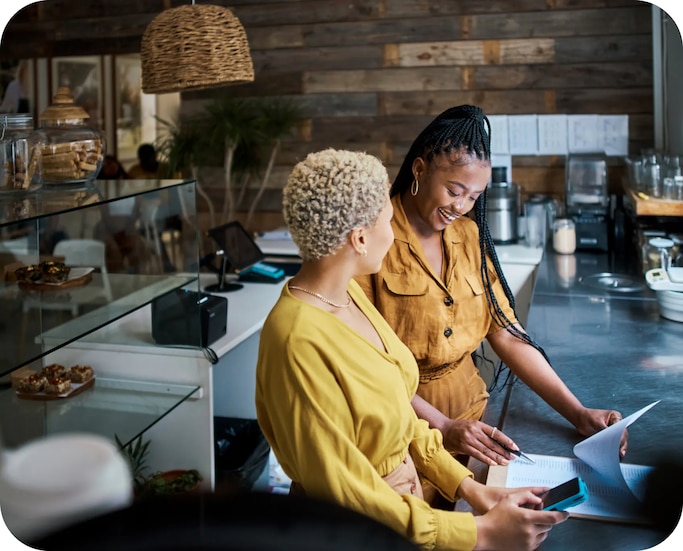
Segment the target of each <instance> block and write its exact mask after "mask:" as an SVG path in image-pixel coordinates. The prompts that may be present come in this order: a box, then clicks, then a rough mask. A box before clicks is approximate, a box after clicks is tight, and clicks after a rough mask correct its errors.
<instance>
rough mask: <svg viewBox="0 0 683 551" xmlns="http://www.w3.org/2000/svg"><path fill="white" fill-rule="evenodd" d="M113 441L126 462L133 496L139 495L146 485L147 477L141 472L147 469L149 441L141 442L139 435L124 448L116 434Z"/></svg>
mask: <svg viewBox="0 0 683 551" xmlns="http://www.w3.org/2000/svg"><path fill="white" fill-rule="evenodd" d="M114 440H116V445H117V446H118V447H119V449H120V450H121V453H122V454H123V455H124V457H125V458H126V460H127V461H128V465H129V466H130V473H131V476H132V478H133V491H134V492H135V495H139V494H140V493H141V492H142V490H143V488H144V487H145V484H146V483H147V477H146V476H145V474H144V472H143V471H144V470H145V469H146V468H147V453H148V451H149V444H150V441H149V440H147V441H146V442H143V441H142V435H139V436H138V437H137V438H136V439H135V440H133V441H132V442H130V443H129V444H128V445H127V446H124V445H123V443H122V442H121V440H120V439H119V437H118V435H116V434H115V435H114Z"/></svg>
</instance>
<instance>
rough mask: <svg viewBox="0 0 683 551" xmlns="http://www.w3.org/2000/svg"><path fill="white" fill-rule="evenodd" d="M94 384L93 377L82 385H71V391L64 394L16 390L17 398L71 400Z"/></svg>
mask: <svg viewBox="0 0 683 551" xmlns="http://www.w3.org/2000/svg"><path fill="white" fill-rule="evenodd" d="M94 384H95V376H94V375H93V377H92V378H91V379H88V380H87V381H86V382H84V383H71V389H69V391H68V392H64V393H63V394H47V393H46V392H43V391H41V392H22V391H20V390H17V391H16V393H17V397H18V398H21V399H22V400H42V401H45V400H64V399H65V398H71V397H73V396H76V395H78V394H80V393H81V392H83V391H84V390H87V389H89V388H90V387H91V386H93V385H94Z"/></svg>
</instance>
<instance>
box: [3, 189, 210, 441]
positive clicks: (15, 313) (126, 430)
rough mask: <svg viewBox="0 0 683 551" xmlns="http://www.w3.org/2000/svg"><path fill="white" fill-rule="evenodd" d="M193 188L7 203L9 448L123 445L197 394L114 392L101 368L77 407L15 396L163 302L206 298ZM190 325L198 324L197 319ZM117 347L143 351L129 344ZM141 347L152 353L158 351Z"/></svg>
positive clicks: (154, 384)
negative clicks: (168, 297) (67, 355)
mask: <svg viewBox="0 0 683 551" xmlns="http://www.w3.org/2000/svg"><path fill="white" fill-rule="evenodd" d="M195 187H196V183H195V182H194V181H182V180H144V181H138V180H117V181H105V180H96V181H94V182H92V183H91V184H89V185H87V186H85V187H81V188H78V189H74V188H72V187H70V188H60V187H59V186H53V187H51V188H49V189H47V188H43V189H41V190H39V191H36V192H35V193H33V194H30V195H27V196H23V197H21V198H14V197H0V275H2V282H1V284H0V312H2V314H0V342H1V346H2V350H3V354H2V355H1V356H0V434H1V435H2V437H3V440H4V444H5V445H6V446H8V447H12V446H15V445H19V444H21V443H23V441H26V440H29V439H31V438H35V437H39V436H42V435H45V434H50V433H53V432H64V431H86V432H95V433H101V434H105V435H107V436H108V437H110V438H111V437H113V436H114V435H115V434H116V435H117V436H118V437H119V438H120V439H121V440H122V442H124V443H126V442H129V441H131V440H132V439H133V438H135V437H136V436H137V435H138V434H140V433H142V432H144V431H145V430H146V429H147V428H148V427H149V426H151V425H152V424H154V423H155V422H156V421H157V420H159V419H160V418H162V417H163V416H164V415H166V414H167V413H168V412H170V411H172V410H173V409H174V408H175V407H177V406H178V405H179V404H181V403H183V402H184V401H185V400H187V399H188V398H189V397H191V396H192V395H193V394H195V393H196V392H197V391H198V389H199V387H198V386H197V385H195V384H187V385H183V384H164V383H163V382H159V381H158V378H157V379H156V381H144V380H135V381H133V380H126V379H125V378H122V379H121V380H118V379H117V378H116V377H112V376H111V370H109V371H108V372H107V373H106V374H105V375H104V376H98V366H97V365H93V366H92V367H93V370H94V374H95V381H94V384H92V385H91V386H90V387H88V388H87V390H84V391H82V392H78V393H76V392H73V387H76V388H79V389H80V387H79V386H78V384H74V385H72V391H71V392H73V395H67V396H66V397H65V396H63V395H59V394H57V395H48V394H46V393H45V392H42V391H41V392H37V393H35V395H33V396H31V395H26V394H24V393H22V392H21V391H18V390H17V388H18V387H17V383H18V381H21V380H22V378H23V377H26V376H28V375H30V374H40V373H41V371H42V370H43V369H44V368H45V367H46V364H47V363H48V362H50V361H52V360H51V358H52V355H53V354H54V353H56V352H57V351H59V350H60V349H65V348H66V347H68V346H75V345H77V344H78V343H82V342H84V341H87V336H88V335H91V334H93V333H94V332H96V331H102V330H105V329H107V328H111V327H115V326H116V323H115V322H116V321H117V320H120V319H123V318H125V317H127V316H129V315H130V314H132V313H134V312H146V311H148V310H149V307H148V308H147V309H146V310H145V307H146V306H148V305H149V304H150V303H152V302H153V301H154V300H155V299H157V298H159V297H161V296H163V295H165V294H167V293H170V292H174V291H176V290H177V289H181V288H184V289H190V290H194V291H197V292H199V260H198V256H199V240H198V232H197V212H196V205H195V197H196V193H195V192H196V189H195ZM55 266H57V267H58V269H57V271H56V272H55V271H53V269H54V267H55ZM191 315H192V316H194V315H196V319H194V318H192V319H191V320H190V322H191V323H196V324H199V323H200V320H199V313H198V312H196V313H193V314H191ZM116 341H117V342H118V343H119V344H124V345H125V344H127V342H128V341H130V344H131V345H136V346H139V339H138V338H137V337H136V336H133V335H131V336H126V335H125V334H122V335H117V336H116ZM200 344H201V343H200V342H197V343H196V346H192V345H187V346H186V348H190V349H199V348H200ZM146 346H148V347H155V349H156V347H157V345H156V344H155V343H154V341H153V340H151V339H148V340H147V345H146ZM65 367H66V368H69V367H70V366H68V365H67V366H65ZM67 394H68V393H67ZM17 420H20V421H19V425H21V428H17ZM10 423H11V425H12V426H9V424H10Z"/></svg>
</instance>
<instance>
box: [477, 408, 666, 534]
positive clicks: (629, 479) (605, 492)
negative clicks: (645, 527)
mask: <svg viewBox="0 0 683 551" xmlns="http://www.w3.org/2000/svg"><path fill="white" fill-rule="evenodd" d="M658 403H659V401H657V402H653V403H652V404H650V405H649V406H646V407H644V408H643V409H641V410H639V411H637V412H636V413H633V414H632V415H629V416H628V417H626V418H625V419H622V420H621V421H619V422H618V423H615V424H614V425H611V426H609V427H607V428H606V429H603V430H602V431H600V432H598V433H596V434H594V435H593V436H591V437H589V438H586V439H585V440H583V441H582V442H579V443H578V444H576V446H574V455H576V458H570V457H559V456H553V455H535V454H527V455H529V457H531V458H532V459H534V461H536V463H530V462H528V461H525V460H524V459H515V460H514V461H511V462H510V464H509V465H506V466H502V465H496V466H493V467H489V473H488V478H487V480H486V484H487V485H489V486H505V487H509V488H517V487H520V486H550V487H553V486H557V485H558V484H561V483H562V482H565V481H567V480H569V479H570V478H574V477H575V476H580V477H581V478H583V480H584V482H585V483H586V485H587V486H588V495H589V497H588V500H587V501H585V502H584V503H582V504H580V505H576V506H574V507H571V508H569V509H567V511H568V512H569V514H570V515H571V516H573V517H582V518H598V519H602V520H613V521H620V522H646V520H645V519H644V518H643V516H642V514H641V511H640V502H641V501H642V498H643V495H644V491H645V482H646V478H647V475H648V473H650V471H651V470H652V467H647V466H644V465H630V464H626V463H621V462H620V461H619V444H620V441H621V435H622V433H623V431H624V430H625V429H626V428H627V427H628V426H629V425H631V424H632V423H633V422H635V421H636V420H637V419H638V418H639V417H640V416H641V415H643V414H644V413H645V412H646V411H648V410H649V409H650V408H652V407H654V406H655V405H656V404H658Z"/></svg>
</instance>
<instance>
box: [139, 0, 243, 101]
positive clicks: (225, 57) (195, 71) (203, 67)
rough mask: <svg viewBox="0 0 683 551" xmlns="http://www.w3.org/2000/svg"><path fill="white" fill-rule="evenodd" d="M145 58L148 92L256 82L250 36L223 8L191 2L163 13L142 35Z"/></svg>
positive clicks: (227, 10)
mask: <svg viewBox="0 0 683 551" xmlns="http://www.w3.org/2000/svg"><path fill="white" fill-rule="evenodd" d="M140 59H141V62H142V91H143V92H145V93H146V94H165V93H168V92H181V91H184V90H201V89H203V88H214V87H217V86H228V85H231V84H243V83H245V82H252V81H253V80H254V66H253V64H252V61H251V55H250V53H249V43H248V42H247V33H246V32H245V31H244V27H243V26H242V24H241V23H240V21H239V19H237V17H236V16H235V15H234V14H233V13H232V12H231V11H230V10H229V9H228V8H224V7H222V6H214V5H210V4H202V5H199V4H197V5H195V4H194V3H192V4H191V5H186V6H179V7H177V8H171V9H168V10H165V11H163V12H161V13H160V14H159V15H157V16H156V17H155V18H154V19H153V20H152V22H151V23H150V24H149V25H148V26H147V28H146V29H145V32H144V34H143V35H142V42H141V49H140Z"/></svg>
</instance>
